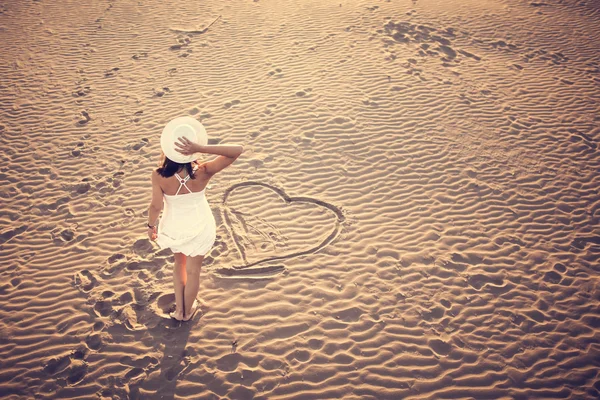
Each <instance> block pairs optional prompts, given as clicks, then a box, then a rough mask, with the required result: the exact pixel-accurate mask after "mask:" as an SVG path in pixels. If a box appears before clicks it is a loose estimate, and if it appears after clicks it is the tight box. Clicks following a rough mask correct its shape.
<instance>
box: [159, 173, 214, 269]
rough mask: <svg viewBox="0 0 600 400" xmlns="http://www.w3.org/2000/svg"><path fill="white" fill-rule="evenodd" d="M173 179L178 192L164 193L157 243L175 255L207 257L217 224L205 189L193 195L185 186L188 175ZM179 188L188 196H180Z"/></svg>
mask: <svg viewBox="0 0 600 400" xmlns="http://www.w3.org/2000/svg"><path fill="white" fill-rule="evenodd" d="M194 170H195V168H194ZM175 176H176V177H177V179H178V180H179V189H177V193H175V195H173V196H170V195H167V194H163V199H164V209H163V215H162V218H161V219H160V222H159V224H158V234H157V238H156V243H157V244H158V245H159V246H160V248H162V249H164V248H170V249H171V251H173V252H174V253H183V254H185V255H186V256H190V257H195V256H203V255H206V253H208V252H209V250H210V249H211V248H212V246H213V244H214V243H215V239H216V234H217V225H216V223H215V217H214V216H213V213H212V211H211V210H210V206H209V205H208V201H207V200H206V196H205V194H204V191H205V189H203V190H202V191H200V192H195V193H194V192H192V191H191V190H190V188H188V187H187V185H186V182H187V181H188V179H190V176H189V175H188V176H186V177H185V178H181V177H180V176H179V175H177V174H175ZM182 187H185V188H186V189H187V190H188V193H183V194H179V191H180V190H181V188H182Z"/></svg>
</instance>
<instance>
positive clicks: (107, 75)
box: [104, 67, 120, 78]
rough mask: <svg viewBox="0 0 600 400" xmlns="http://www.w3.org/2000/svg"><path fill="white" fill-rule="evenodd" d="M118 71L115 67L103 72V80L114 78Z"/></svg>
mask: <svg viewBox="0 0 600 400" xmlns="http://www.w3.org/2000/svg"><path fill="white" fill-rule="evenodd" d="M119 69H120V68H118V67H115V68H111V69H108V70H106V71H104V77H105V78H110V77H113V76H116V75H117V72H118V71H119Z"/></svg>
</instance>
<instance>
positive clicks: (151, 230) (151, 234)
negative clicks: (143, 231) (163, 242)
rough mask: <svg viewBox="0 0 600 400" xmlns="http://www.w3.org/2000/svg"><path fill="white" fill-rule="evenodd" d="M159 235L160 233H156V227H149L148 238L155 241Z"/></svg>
mask: <svg viewBox="0 0 600 400" xmlns="http://www.w3.org/2000/svg"><path fill="white" fill-rule="evenodd" d="M157 237H158V235H157V234H156V227H155V226H153V227H152V228H150V227H148V239H150V240H151V241H155V240H156V238H157Z"/></svg>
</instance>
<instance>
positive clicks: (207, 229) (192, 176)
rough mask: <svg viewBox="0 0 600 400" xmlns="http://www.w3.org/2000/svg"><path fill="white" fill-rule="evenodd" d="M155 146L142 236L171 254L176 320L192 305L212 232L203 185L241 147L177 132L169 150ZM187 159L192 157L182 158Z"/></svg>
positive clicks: (190, 312) (190, 313)
mask: <svg viewBox="0 0 600 400" xmlns="http://www.w3.org/2000/svg"><path fill="white" fill-rule="evenodd" d="M195 123H196V124H197V121H195ZM202 129H203V128H202ZM163 136H164V132H163ZM161 145H162V148H163V156H162V158H163V159H162V163H161V165H160V166H159V168H157V169H156V170H155V171H153V172H152V202H151V203H150V207H149V209H148V237H149V238H150V240H156V242H157V243H158V245H159V246H160V247H161V248H170V249H171V250H172V251H173V253H174V254H175V265H174V269H173V285H174V287H175V305H176V309H175V311H173V312H171V313H170V314H169V315H170V316H171V317H172V318H175V319H176V320H178V321H188V320H190V319H191V318H192V317H193V316H194V314H195V312H196V311H197V310H198V302H197V300H196V296H197V295H198V289H199V286H200V268H201V266H202V261H203V260H204V256H205V255H206V254H207V253H208V251H209V250H210V248H211V247H212V245H213V244H214V241H215V237H216V224H215V219H214V217H213V215H212V212H211V210H210V207H209V205H208V202H207V201H206V197H205V194H204V189H205V188H206V185H208V182H209V181H210V179H211V178H212V177H213V176H214V175H215V174H216V173H217V172H219V171H221V170H223V169H224V168H226V167H227V166H229V165H231V163H233V162H234V161H235V160H236V159H237V158H238V157H239V156H240V154H242V151H243V147H242V146H238V145H201V144H199V143H196V142H192V141H190V140H189V139H188V138H186V137H179V138H178V141H177V142H176V143H175V146H176V147H175V146H173V144H172V143H171V145H170V146H171V147H172V148H171V149H170V150H171V151H169V152H168V151H165V144H164V143H163V140H161ZM173 149H175V150H176V151H177V152H178V153H180V155H181V157H179V156H177V155H176V154H177V153H175V152H173V151H172V150H173ZM197 153H204V154H214V155H217V156H218V157H216V158H215V159H213V160H211V161H208V162H205V163H198V162H197V161H196V160H195V158H196V157H195V156H194V155H195V154H197ZM165 154H169V155H170V157H171V158H175V159H176V160H172V159H170V158H168V157H167V156H165ZM190 158H191V159H192V160H193V161H189V162H185V161H186V160H189V159H190ZM177 161H180V162H177ZM181 161H184V162H181ZM163 203H164V205H165V211H164V213H163V216H162V218H161V220H160V224H159V225H158V229H157V225H156V221H157V219H158V216H159V215H160V212H161V210H162V208H163Z"/></svg>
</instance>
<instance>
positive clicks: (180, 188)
mask: <svg viewBox="0 0 600 400" xmlns="http://www.w3.org/2000/svg"><path fill="white" fill-rule="evenodd" d="M193 174H194V175H193V178H194V179H192V177H191V176H190V177H189V178H188V174H187V171H186V169H185V168H184V169H182V170H181V171H179V172H177V173H175V175H173V176H170V177H168V178H165V177H162V176H160V177H159V185H160V188H161V189H162V191H163V194H165V195H167V196H175V195H178V196H180V195H184V194H187V193H190V191H191V192H192V193H197V192H201V191H203V190H204V189H205V188H206V185H208V181H209V180H210V176H209V175H208V174H206V173H205V172H204V166H203V165H196V166H194V171H193ZM182 181H183V183H182Z"/></svg>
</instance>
